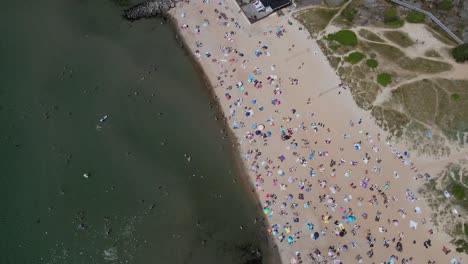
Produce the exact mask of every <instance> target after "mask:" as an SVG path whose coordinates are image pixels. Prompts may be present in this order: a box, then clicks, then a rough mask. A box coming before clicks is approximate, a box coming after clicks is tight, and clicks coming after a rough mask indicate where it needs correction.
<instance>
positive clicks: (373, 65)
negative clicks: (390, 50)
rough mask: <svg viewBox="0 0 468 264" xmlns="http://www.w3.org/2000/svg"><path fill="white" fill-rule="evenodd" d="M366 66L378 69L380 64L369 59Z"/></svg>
mask: <svg viewBox="0 0 468 264" xmlns="http://www.w3.org/2000/svg"><path fill="white" fill-rule="evenodd" d="M366 64H367V66H368V67H369V68H371V69H374V68H377V66H379V62H378V61H377V60H375V59H368V60H367V61H366Z"/></svg>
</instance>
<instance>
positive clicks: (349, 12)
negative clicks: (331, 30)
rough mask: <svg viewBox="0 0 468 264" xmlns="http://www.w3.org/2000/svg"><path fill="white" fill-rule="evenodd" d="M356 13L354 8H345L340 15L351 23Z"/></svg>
mask: <svg viewBox="0 0 468 264" xmlns="http://www.w3.org/2000/svg"><path fill="white" fill-rule="evenodd" d="M357 13H358V11H357V10H356V8H349V9H348V8H345V9H344V10H343V12H342V13H341V15H342V16H343V17H344V18H345V19H346V20H347V21H349V22H353V19H354V16H356V14H357Z"/></svg>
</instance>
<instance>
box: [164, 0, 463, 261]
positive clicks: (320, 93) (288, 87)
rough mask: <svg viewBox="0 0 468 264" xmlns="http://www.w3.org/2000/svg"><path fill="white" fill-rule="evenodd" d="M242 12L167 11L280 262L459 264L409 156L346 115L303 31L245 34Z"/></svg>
mask: <svg viewBox="0 0 468 264" xmlns="http://www.w3.org/2000/svg"><path fill="white" fill-rule="evenodd" d="M239 12H240V10H239V9H238V7H237V5H235V3H234V2H233V1H231V0H229V1H223V2H219V1H210V2H202V1H190V2H181V3H179V4H178V7H177V8H175V9H173V10H172V11H171V13H172V15H173V17H174V18H175V20H176V22H175V23H177V25H178V26H179V27H180V34H181V35H182V37H183V38H184V40H185V43H186V46H187V48H188V49H189V50H190V51H191V52H192V55H193V56H194V58H195V60H197V61H198V62H199V64H200V65H201V67H202V68H203V70H204V72H205V74H206V76H207V77H208V79H209V81H210V83H211V87H212V89H213V90H214V93H215V95H216V98H217V99H218V101H219V104H220V106H221V109H222V111H223V112H224V115H225V117H226V122H227V124H228V126H229V127H230V128H231V129H232V130H233V134H234V136H235V141H236V142H237V144H238V149H239V151H240V153H239V155H240V156H241V159H242V160H243V165H244V167H245V169H246V171H248V175H247V177H248V178H249V181H250V184H251V186H254V188H255V192H256V194H257V195H258V198H259V199H260V202H261V204H262V207H263V208H262V209H263V212H264V216H265V218H266V219H267V223H268V227H267V228H265V230H263V231H264V232H267V233H268V234H269V235H270V237H271V239H272V240H273V241H275V243H276V244H277V245H278V247H279V250H280V257H281V260H282V262H283V263H289V262H291V263H294V262H295V261H296V262H297V261H300V259H302V260H308V259H309V258H315V259H317V260H321V259H323V260H328V261H334V262H335V263H340V261H342V262H344V263H372V262H376V263H380V262H388V261H394V262H395V263H396V262H398V263H430V262H431V261H436V263H449V262H450V260H451V259H452V258H454V257H455V258H458V260H459V261H462V259H461V256H458V255H456V253H455V250H454V248H452V247H451V246H450V245H449V244H448V242H449V240H450V238H449V237H448V236H447V235H446V234H444V233H436V232H435V230H433V226H432V223H431V222H430V214H431V212H430V209H429V208H428V207H427V205H426V204H425V203H424V201H422V200H421V199H418V195H417V190H418V186H419V183H420V182H421V181H423V179H419V178H418V177H417V175H418V174H419V173H420V171H419V170H420V168H418V167H417V164H414V163H413V162H411V153H408V154H406V155H405V149H402V146H398V148H397V147H396V146H394V145H393V144H392V143H391V142H387V141H386V136H385V133H384V132H383V131H380V129H379V128H378V127H377V126H376V125H375V124H374V123H373V120H372V119H371V118H370V116H369V114H368V113H366V112H364V111H362V110H361V109H359V108H358V107H357V106H356V105H355V103H354V102H353V99H352V97H351V94H350V93H349V91H348V90H347V89H346V86H345V85H343V84H341V83H340V80H339V78H338V76H337V75H336V74H335V73H334V71H333V69H332V68H331V67H330V66H329V64H328V62H327V61H326V58H325V56H324V55H323V53H322V52H321V51H320V49H319V47H318V45H317V44H316V43H315V42H314V41H313V40H311V39H310V38H309V36H308V33H307V32H306V31H305V30H300V28H301V25H299V24H298V23H297V22H296V21H294V20H293V19H292V18H291V17H289V15H288V14H287V15H285V16H282V17H278V16H276V15H272V16H270V17H268V18H266V19H264V20H262V21H260V22H258V23H256V24H254V25H249V24H248V23H247V21H246V20H245V18H244V17H243V16H242V15H241V14H239ZM377 215H378V216H377ZM410 224H413V225H417V227H415V228H411V227H410ZM314 236H315V237H317V236H318V238H314ZM444 247H445V248H446V249H447V250H445V249H444ZM444 252H448V253H447V254H445V253H444ZM332 263H333V262H332Z"/></svg>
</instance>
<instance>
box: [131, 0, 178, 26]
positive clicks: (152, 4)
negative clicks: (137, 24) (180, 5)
mask: <svg viewBox="0 0 468 264" xmlns="http://www.w3.org/2000/svg"><path fill="white" fill-rule="evenodd" d="M173 7H175V1H174V0H149V1H146V2H143V3H140V4H137V5H135V6H133V7H130V8H128V9H126V10H125V11H124V17H125V18H126V19H127V20H130V21H135V20H138V19H141V18H150V17H154V16H159V15H164V14H165V13H166V12H167V11H169V9H171V8H173Z"/></svg>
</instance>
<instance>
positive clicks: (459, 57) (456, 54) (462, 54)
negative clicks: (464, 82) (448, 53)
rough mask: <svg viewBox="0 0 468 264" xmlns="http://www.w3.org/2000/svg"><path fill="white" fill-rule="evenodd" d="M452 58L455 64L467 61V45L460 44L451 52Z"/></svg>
mask: <svg viewBox="0 0 468 264" xmlns="http://www.w3.org/2000/svg"><path fill="white" fill-rule="evenodd" d="M452 56H453V58H454V59H455V61H457V62H464V61H467V60H468V43H465V44H461V45H460V46H458V47H456V48H454V49H453V50H452Z"/></svg>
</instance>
